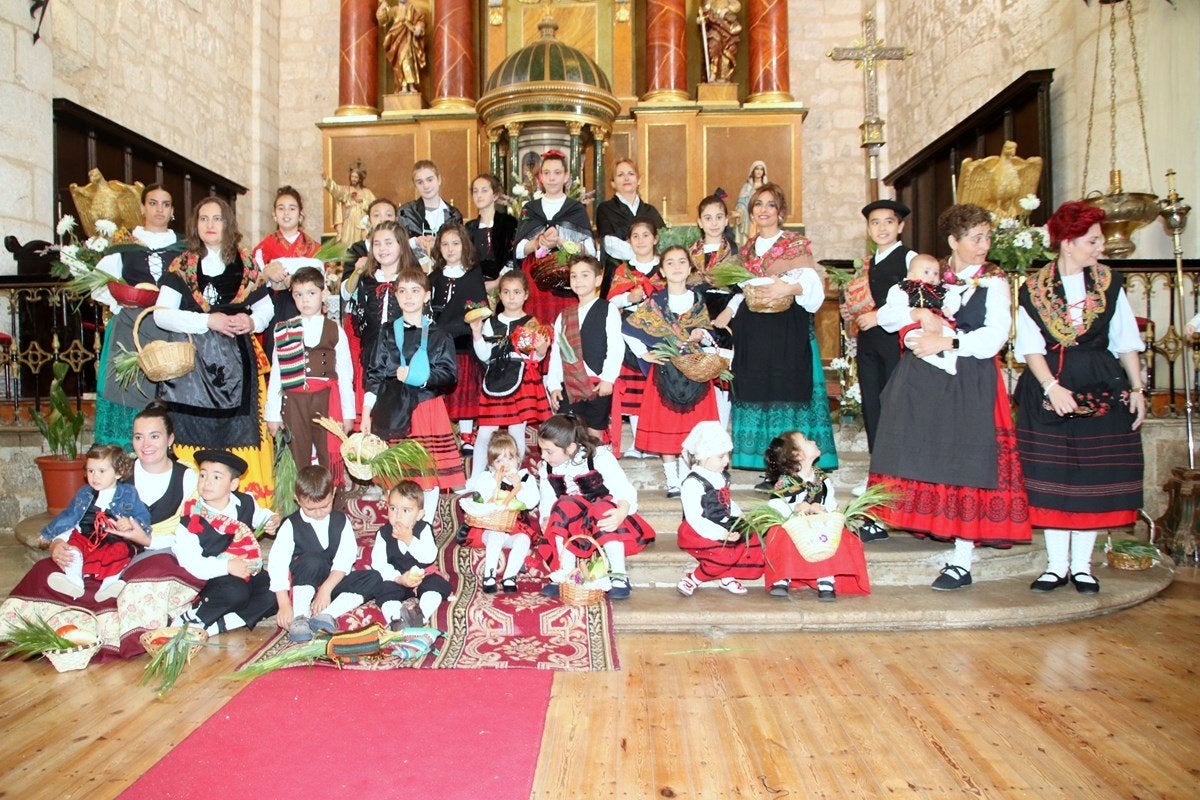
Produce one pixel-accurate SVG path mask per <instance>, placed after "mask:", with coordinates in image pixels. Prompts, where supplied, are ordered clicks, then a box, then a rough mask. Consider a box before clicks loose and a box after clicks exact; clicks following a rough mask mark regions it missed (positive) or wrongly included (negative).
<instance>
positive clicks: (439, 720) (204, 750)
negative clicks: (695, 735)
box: [121, 668, 553, 800]
mask: <svg viewBox="0 0 1200 800" xmlns="http://www.w3.org/2000/svg"><path fill="white" fill-rule="evenodd" d="M552 680H553V674H552V673H549V672H545V671H542V670H405V671H404V672H353V673H345V672H338V671H337V670H333V669H311V668H299V669H286V670H280V671H279V672H275V673H272V674H270V675H266V676H264V677H262V678H259V679H257V680H256V681H254V682H253V683H251V684H250V685H249V686H247V687H246V688H245V689H244V690H243V691H242V692H241V693H239V694H238V695H237V696H236V697H234V698H233V699H232V700H230V701H229V702H228V703H226V704H225V705H224V706H223V707H222V708H221V709H220V710H219V711H217V712H216V713H215V714H213V716H212V717H211V718H209V719H208V720H207V721H206V722H205V723H204V724H203V725H201V726H200V727H199V728H197V729H196V730H195V731H194V732H193V733H192V734H191V735H190V736H188V737H187V738H186V739H185V740H183V742H181V743H180V744H179V745H178V746H177V747H175V749H174V750H172V751H171V752H170V753H169V754H167V755H166V756H165V757H164V758H163V759H162V760H161V761H159V762H158V763H157V764H155V765H154V766H153V767H152V768H151V769H150V770H149V771H148V772H147V773H146V774H145V775H143V776H142V777H141V778H140V779H139V780H138V781H137V782H136V783H134V784H133V785H132V786H131V787H129V789H128V790H126V791H125V792H124V793H123V794H122V795H121V798H122V799H123V800H140V799H141V798H146V800H151V799H152V800H167V799H168V798H170V799H172V800H176V799H178V800H185V799H186V798H197V799H203V800H211V798H215V797H253V798H261V799H262V800H270V799H271V798H297V800H299V799H300V798H320V800H340V799H341V798H346V799H347V800H362V799H363V798H377V797H378V798H382V797H425V798H438V800H458V798H462V799H463V800H468V799H469V800H477V799H478V798H487V800H509V799H510V798H512V800H517V799H518V798H519V799H520V800H525V799H526V798H528V797H529V793H530V790H531V788H532V786H533V776H534V769H535V767H536V765H537V757H538V751H539V749H540V748H541V742H542V728H543V726H544V725H545V721H546V707H547V705H548V704H549V702H550V684H551V681H552Z"/></svg>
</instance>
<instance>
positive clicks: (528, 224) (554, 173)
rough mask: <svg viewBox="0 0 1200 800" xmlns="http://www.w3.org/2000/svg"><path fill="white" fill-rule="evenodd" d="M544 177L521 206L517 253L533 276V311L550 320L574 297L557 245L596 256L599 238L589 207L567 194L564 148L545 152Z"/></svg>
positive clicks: (522, 264) (568, 179)
mask: <svg viewBox="0 0 1200 800" xmlns="http://www.w3.org/2000/svg"><path fill="white" fill-rule="evenodd" d="M538 180H539V181H540V182H541V186H542V196H541V197H538V198H534V199H533V200H530V201H529V202H527V203H526V204H525V207H524V208H523V209H522V210H521V222H520V224H519V225H518V226H517V232H516V234H515V238H516V241H517V245H516V247H515V248H514V250H513V255H514V257H516V258H517V259H519V260H520V261H521V269H522V270H523V271H524V272H525V274H526V275H528V276H529V277H530V278H531V279H532V285H531V286H530V294H529V313H531V314H533V315H534V316H536V317H537V318H538V319H547V320H550V319H557V318H558V315H559V314H560V313H561V312H562V310H563V309H564V308H566V307H567V306H569V305H572V303H573V302H574V293H573V292H572V291H571V288H570V279H569V273H570V270H569V269H566V268H564V267H563V266H562V265H559V264H558V261H557V255H556V253H557V251H558V250H560V249H561V248H563V247H564V246H566V247H568V248H575V249H578V250H581V251H582V252H584V253H586V254H588V255H590V256H595V255H596V243H595V241H594V240H593V239H592V222H591V220H590V219H588V214H587V209H586V208H584V206H583V204H582V203H580V202H579V201H578V200H575V199H573V198H570V197H567V193H566V190H567V183H568V182H569V181H570V174H569V172H568V169H567V157H566V156H565V155H564V154H563V153H561V152H560V151H558V150H547V151H546V152H545V153H542V164H541V168H540V170H539V172H538Z"/></svg>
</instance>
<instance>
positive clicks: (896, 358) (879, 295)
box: [854, 200, 917, 541]
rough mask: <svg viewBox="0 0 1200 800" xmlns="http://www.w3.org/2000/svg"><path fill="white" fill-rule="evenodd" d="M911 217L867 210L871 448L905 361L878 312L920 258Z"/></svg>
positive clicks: (865, 398)
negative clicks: (908, 242) (909, 243)
mask: <svg viewBox="0 0 1200 800" xmlns="http://www.w3.org/2000/svg"><path fill="white" fill-rule="evenodd" d="M909 213H910V212H909V209H908V206H906V205H904V204H903V203H898V202H896V201H895V200H876V201H875V202H873V203H869V204H867V205H866V206H864V207H863V210H862V215H863V216H864V217H866V220H867V235H869V236H870V237H871V241H873V242H874V243H875V255H873V256H872V257H871V259H870V261H868V262H867V264H866V265H865V266H864V270H865V271H866V274H867V282H868V284H869V286H870V289H871V300H872V301H873V307H872V308H871V310H869V311H866V312H864V313H862V314H859V315H858V316H857V317H856V318H855V319H854V323H855V325H856V326H857V327H858V386H859V389H860V390H861V391H862V409H863V421H864V422H865V423H866V427H867V447H868V448H870V447H872V446H873V444H874V441H875V430H876V428H877V427H878V426H879V396H880V395H881V394H882V393H883V387H884V385H885V384H886V383H887V381H888V378H889V377H891V374H892V371H893V370H894V369H896V365H897V364H899V363H900V342H899V339H898V338H897V336H896V334H894V333H888V332H887V331H885V330H884V329H883V328H881V327H879V323H878V322H877V321H876V319H875V312H876V310H877V309H879V308H882V307H883V304H884V303H886V302H887V295H888V290H889V289H891V288H892V287H893V286H895V285H896V284H898V283H900V281H902V280H904V277H905V275H907V274H908V265H909V263H910V262H911V261H912V260H913V259H914V258H915V257H916V255H917V254H916V253H914V252H913V251H912V250H909V249H908V248H907V247H905V246H904V243H903V242H901V241H900V234H901V233H903V232H904V221H905V219H906V218H907V217H908V215H909ZM866 488H867V487H866V481H865V480H864V481H863V484H862V486H856V487H855V488H854V493H855V494H862V492H863V491H866ZM864 541H865V540H864Z"/></svg>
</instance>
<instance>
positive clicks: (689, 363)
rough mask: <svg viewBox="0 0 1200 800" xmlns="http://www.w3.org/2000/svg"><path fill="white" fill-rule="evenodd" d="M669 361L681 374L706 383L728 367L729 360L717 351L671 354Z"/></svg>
mask: <svg viewBox="0 0 1200 800" xmlns="http://www.w3.org/2000/svg"><path fill="white" fill-rule="evenodd" d="M671 363H672V364H673V365H674V366H675V369H677V370H679V371H680V372H682V373H683V376H684V377H685V378H687V379H688V380H690V381H695V382H696V383H708V382H709V381H715V380H716V379H717V378H719V377H721V373H723V372H724V371H725V370H727V369H729V360H728V359H726V358H725V357H724V356H722V355H718V354H717V353H686V354H684V355H680V356H672V357H671Z"/></svg>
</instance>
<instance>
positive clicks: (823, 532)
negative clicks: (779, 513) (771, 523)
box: [783, 511, 846, 561]
mask: <svg viewBox="0 0 1200 800" xmlns="http://www.w3.org/2000/svg"><path fill="white" fill-rule="evenodd" d="M845 526H846V518H845V517H844V516H842V515H841V514H840V513H839V512H837V511H827V512H825V513H823V514H794V515H792V516H791V517H789V518H788V520H787V521H786V522H784V523H783V529H784V531H786V532H787V535H788V537H789V538H791V540H792V544H793V545H795V546H796V551H797V552H798V553H800V556H801V557H802V558H803V559H804V560H805V561H824V560H825V559H827V558H832V557H833V554H834V553H836V552H837V549H838V545H840V544H841V543H842V529H843V528H844V527H845Z"/></svg>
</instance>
